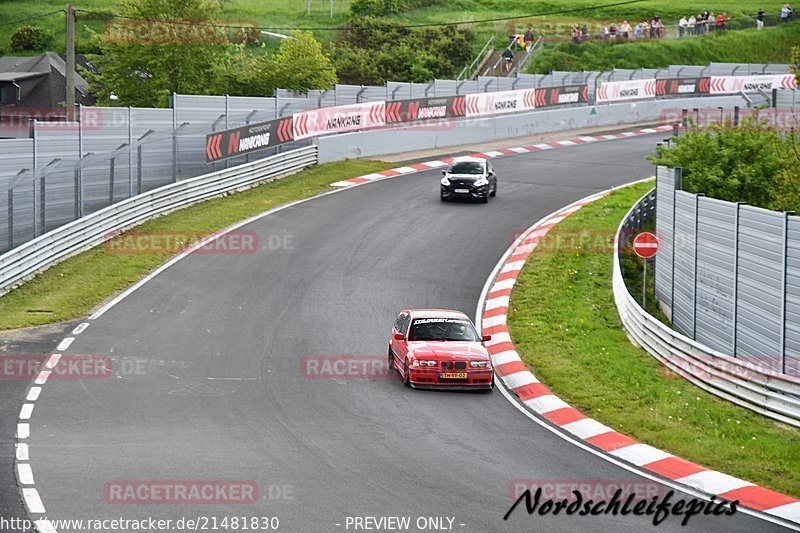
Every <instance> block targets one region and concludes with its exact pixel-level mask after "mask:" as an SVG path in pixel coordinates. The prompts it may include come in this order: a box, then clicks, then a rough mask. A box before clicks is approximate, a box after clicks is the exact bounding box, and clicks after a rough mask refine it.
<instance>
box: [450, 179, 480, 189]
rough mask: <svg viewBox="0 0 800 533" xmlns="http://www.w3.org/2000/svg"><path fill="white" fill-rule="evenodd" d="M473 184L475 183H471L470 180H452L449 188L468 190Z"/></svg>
mask: <svg viewBox="0 0 800 533" xmlns="http://www.w3.org/2000/svg"><path fill="white" fill-rule="evenodd" d="M474 184H475V182H474V181H472V180H453V179H451V180H450V186H451V187H458V188H459V189H461V188H464V189H469V188H470V187H472V186H473V185H474Z"/></svg>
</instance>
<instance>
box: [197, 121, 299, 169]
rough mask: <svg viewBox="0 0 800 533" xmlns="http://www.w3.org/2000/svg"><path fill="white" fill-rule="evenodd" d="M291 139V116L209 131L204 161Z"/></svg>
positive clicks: (252, 150)
mask: <svg viewBox="0 0 800 533" xmlns="http://www.w3.org/2000/svg"><path fill="white" fill-rule="evenodd" d="M293 139H294V136H293V132H292V118H291V117H289V118H281V119H278V120H268V121H266V122H259V123H257V124H248V125H246V126H241V127H239V128H232V129H229V130H225V131H219V132H213V133H209V134H208V135H206V163H213V162H214V161H221V160H223V159H228V158H230V157H236V156H239V155H244V154H247V153H250V152H255V151H256V150H263V149H264V148H269V147H271V146H277V145H279V144H283V143H286V142H290V141H292V140H293Z"/></svg>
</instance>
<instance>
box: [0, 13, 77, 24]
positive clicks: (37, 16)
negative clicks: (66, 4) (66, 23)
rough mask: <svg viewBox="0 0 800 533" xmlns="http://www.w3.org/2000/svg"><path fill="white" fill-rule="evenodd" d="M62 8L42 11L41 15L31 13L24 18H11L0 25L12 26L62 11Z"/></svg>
mask: <svg viewBox="0 0 800 533" xmlns="http://www.w3.org/2000/svg"><path fill="white" fill-rule="evenodd" d="M64 12H65V11H64V10H63V9H56V10H55V11H50V12H48V13H42V14H41V15H31V16H30V17H26V18H24V19H17V20H12V21H10V22H3V23H2V24H0V26H12V25H14V24H20V23H22V22H28V21H29V20H36V19H40V18H44V17H49V16H50V15H55V14H56V13H64Z"/></svg>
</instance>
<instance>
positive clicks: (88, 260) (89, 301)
mask: <svg viewBox="0 0 800 533" xmlns="http://www.w3.org/2000/svg"><path fill="white" fill-rule="evenodd" d="M391 166H393V165H392V164H391V163H384V162H381V161H370V160H350V161H343V162H339V163H328V164H325V165H320V166H315V167H311V168H309V169H306V170H303V171H302V172H299V173H297V174H295V175H293V176H289V177H286V178H283V179H281V180H277V181H274V182H271V183H266V184H263V185H259V186H258V187H254V188H252V189H249V190H247V191H244V192H241V193H236V194H231V195H229V196H227V197H224V198H215V199H212V200H208V201H206V202H202V203H200V204H197V205H194V206H192V207H187V208H186V209H182V210H180V211H175V212H174V213H170V214H168V215H165V216H163V217H160V218H156V219H153V220H150V221H148V222H145V223H144V224H141V225H139V226H137V227H136V228H135V231H136V232H154V233H160V232H170V231H172V232H176V233H177V232H181V231H183V232H208V233H211V232H213V231H217V230H220V229H223V228H226V227H228V226H230V225H232V224H233V223H235V222H238V221H240V220H243V219H245V218H248V217H251V216H254V215H257V214H259V213H263V212H264V211H267V210H269V209H272V208H274V207H277V206H280V205H282V204H286V203H289V202H292V201H294V200H300V199H302V198H308V197H311V196H314V195H315V194H318V193H320V192H323V191H325V190H327V189H328V187H329V186H330V184H331V183H333V182H335V181H339V180H342V179H347V178H352V177H355V176H361V175H364V174H369V173H372V172H377V171H379V170H385V169H387V168H390V167H391ZM176 253H177V251H176V250H173V251H172V252H171V253H170V252H160V253H155V252H154V253H141V254H120V253H117V252H113V251H109V250H107V249H106V247H104V246H102V245H101V246H97V247H95V248H92V249H91V250H87V251H86V252H83V253H81V254H78V255H76V256H74V257H71V258H69V259H67V260H66V261H63V262H61V263H59V264H57V265H55V266H53V267H52V268H49V269H48V270H45V271H44V272H42V273H41V274H39V275H38V276H36V277H35V278H33V279H32V280H30V281H28V282H26V283H25V284H23V285H22V286H20V287H18V288H17V289H15V290H13V291H11V292H9V293H8V294H6V295H4V296H2V297H0V330H6V329H13V328H21V327H28V326H39V325H43V324H50V323H53V322H60V321H63V320H69V319H73V318H77V317H81V316H84V315H86V314H87V313H88V312H89V311H90V310H91V309H92V308H93V307H95V306H97V305H98V304H100V303H101V302H103V301H104V300H106V299H107V298H108V297H110V296H112V295H113V294H115V293H117V292H119V291H121V290H123V289H125V288H127V287H129V286H130V285H132V284H133V283H135V282H137V281H138V280H139V279H141V278H142V277H143V276H144V275H146V274H147V273H148V272H150V271H152V270H153V269H155V268H156V267H158V266H159V265H161V264H162V263H164V262H165V261H167V260H168V259H169V258H170V257H172V256H173V255H175V254H176Z"/></svg>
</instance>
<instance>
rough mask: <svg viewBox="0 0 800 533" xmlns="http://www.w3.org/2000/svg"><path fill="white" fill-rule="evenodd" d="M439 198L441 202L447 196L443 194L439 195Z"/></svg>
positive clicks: (444, 200) (445, 199)
mask: <svg viewBox="0 0 800 533" xmlns="http://www.w3.org/2000/svg"><path fill="white" fill-rule="evenodd" d="M439 199H440V200H441V201H443V202H446V201H447V197H446V196H445V195H444V194H441V195H439Z"/></svg>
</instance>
